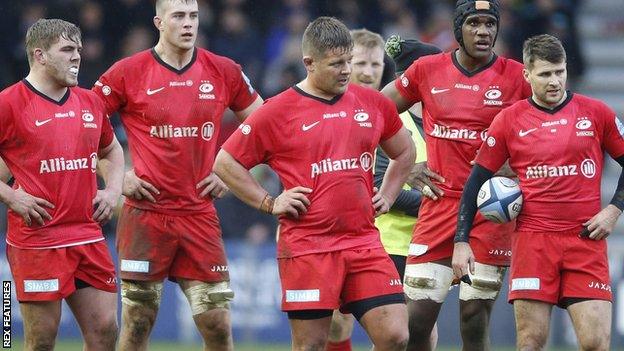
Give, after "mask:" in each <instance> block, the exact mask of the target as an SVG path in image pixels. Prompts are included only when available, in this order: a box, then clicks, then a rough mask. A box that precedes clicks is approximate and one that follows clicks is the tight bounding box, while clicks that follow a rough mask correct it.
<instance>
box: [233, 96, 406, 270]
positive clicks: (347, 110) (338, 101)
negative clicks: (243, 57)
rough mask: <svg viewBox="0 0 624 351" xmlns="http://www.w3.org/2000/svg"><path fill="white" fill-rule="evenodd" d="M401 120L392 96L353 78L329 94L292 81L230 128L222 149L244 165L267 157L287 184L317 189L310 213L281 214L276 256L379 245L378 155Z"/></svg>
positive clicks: (311, 200)
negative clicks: (375, 205)
mask: <svg viewBox="0 0 624 351" xmlns="http://www.w3.org/2000/svg"><path fill="white" fill-rule="evenodd" d="M401 127H402V124H401V120H400V119H399V116H398V114H397V112H396V108H395V107H394V105H393V104H392V102H391V101H390V100H388V99H387V98H385V97H384V96H383V95H381V94H380V93H379V92H377V91H375V90H372V89H368V88H363V87H359V86H357V85H353V84H350V85H349V86H348V88H347V91H346V92H345V93H344V94H342V95H338V96H336V97H335V98H334V99H332V100H323V99H319V98H317V97H314V96H311V95H308V94H307V93H305V92H304V91H302V90H301V89H299V88H298V87H293V88H290V89H288V90H286V91H284V92H283V93H281V94H279V95H277V96H275V97H273V98H271V99H270V100H268V101H267V102H266V103H265V104H264V105H263V106H262V107H261V108H260V109H258V110H257V111H256V112H254V113H252V115H251V116H250V117H249V118H248V119H247V120H246V121H245V123H244V124H242V125H241V126H240V127H239V129H238V130H237V131H236V132H234V133H233V134H232V136H231V137H230V138H229V139H228V140H227V141H226V142H225V144H224V145H223V149H224V150H225V151H227V152H228V153H229V154H230V155H232V156H233V157H234V158H235V159H236V160H237V161H238V162H239V163H241V164H242V165H243V166H244V167H246V168H248V169H249V168H251V167H253V166H255V165H257V164H259V163H266V164H268V165H269V166H270V167H271V168H272V169H273V170H275V172H276V173H277V174H278V175H279V177H280V180H281V181H282V184H283V186H284V188H285V189H290V188H293V187H296V186H304V187H308V188H311V189H312V193H311V194H308V195H307V196H308V199H310V202H311V204H310V206H309V207H308V211H307V213H305V214H304V215H302V216H300V218H299V219H293V218H291V217H286V216H282V217H281V218H280V237H279V241H278V254H277V256H278V258H284V257H295V256H299V255H305V254H309V253H320V252H330V251H337V250H343V249H365V248H377V247H381V242H380V240H379V232H378V231H377V229H376V228H375V225H374V219H373V216H374V209H373V206H372V202H371V198H372V196H373V175H372V168H373V155H374V152H375V148H376V147H377V145H378V144H379V142H380V141H383V140H386V139H388V138H390V137H392V136H393V135H395V134H396V133H397V132H398V131H399V129H400V128H401Z"/></svg>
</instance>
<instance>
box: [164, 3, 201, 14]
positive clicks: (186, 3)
mask: <svg viewBox="0 0 624 351" xmlns="http://www.w3.org/2000/svg"><path fill="white" fill-rule="evenodd" d="M174 2H181V3H184V4H192V3H194V2H197V0H156V5H155V8H156V16H161V15H162V12H163V8H164V7H165V3H174Z"/></svg>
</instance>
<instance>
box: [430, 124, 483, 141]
mask: <svg viewBox="0 0 624 351" xmlns="http://www.w3.org/2000/svg"><path fill="white" fill-rule="evenodd" d="M431 136H432V137H436V138H444V139H468V140H479V139H480V140H485V138H487V129H486V130H482V131H477V130H471V129H465V128H453V127H448V126H441V125H439V124H436V123H434V124H433V131H432V132H431Z"/></svg>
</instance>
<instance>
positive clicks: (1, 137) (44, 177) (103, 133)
mask: <svg viewBox="0 0 624 351" xmlns="http://www.w3.org/2000/svg"><path fill="white" fill-rule="evenodd" d="M113 137H114V134H113V129H112V126H111V124H110V121H109V120H108V118H106V116H105V112H104V104H103V103H102V101H101V100H100V99H99V98H98V97H97V96H96V95H95V94H94V93H93V92H91V91H89V90H85V89H81V88H68V89H67V93H66V94H65V95H64V96H63V98H62V99H61V100H60V101H54V100H52V99H50V98H48V97H47V96H46V95H44V94H42V93H41V92H39V91H37V90H36V89H35V88H34V87H33V86H32V85H30V83H28V81H26V80H22V81H21V82H19V83H17V84H15V85H12V86H10V87H9V88H7V89H5V90H4V91H2V92H1V93H0V156H2V159H4V161H5V162H6V164H7V166H8V167H9V170H10V171H11V173H12V174H13V177H14V178H15V184H14V188H17V187H19V188H21V189H23V190H24V191H25V192H27V193H29V194H31V195H32V196H35V197H39V198H42V199H45V200H47V201H49V202H51V203H52V204H53V205H54V208H47V207H46V208H45V210H46V211H47V212H48V213H49V214H50V215H51V216H52V220H50V221H48V220H46V221H45V223H44V225H43V226H40V225H39V224H37V223H36V222H35V221H34V220H33V224H32V225H31V226H30V227H29V226H27V225H26V224H25V223H24V220H23V219H22V217H21V216H19V215H18V214H16V213H15V212H13V211H11V210H9V216H8V232H7V239H6V240H7V243H8V244H10V245H12V246H15V247H18V248H23V249H31V248H54V247H63V246H72V245H79V244H86V243H90V242H95V241H99V240H103V236H102V230H101V228H100V226H99V224H98V223H97V222H95V221H94V220H93V212H94V210H93V198H94V197H95V195H96V191H97V184H96V175H95V171H96V165H97V160H98V150H99V149H101V148H104V147H106V146H109V145H110V143H111V142H112V141H113Z"/></svg>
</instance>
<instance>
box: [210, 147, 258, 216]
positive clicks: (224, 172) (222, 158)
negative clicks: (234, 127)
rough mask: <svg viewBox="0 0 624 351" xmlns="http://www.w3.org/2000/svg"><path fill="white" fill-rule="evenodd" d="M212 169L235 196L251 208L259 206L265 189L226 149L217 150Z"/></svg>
mask: <svg viewBox="0 0 624 351" xmlns="http://www.w3.org/2000/svg"><path fill="white" fill-rule="evenodd" d="M212 170H213V172H215V173H216V174H217V175H218V176H219V178H221V180H223V182H224V183H225V184H226V185H227V186H228V187H229V188H230V191H231V192H232V193H234V195H236V197H237V198H239V199H240V200H241V201H243V202H244V203H246V204H247V205H249V206H251V207H253V208H260V205H261V204H262V200H263V199H264V198H265V196H266V195H267V191H266V190H264V188H262V186H260V184H259V183H258V182H257V181H256V180H255V179H254V178H253V177H252V176H251V173H249V171H248V170H247V169H246V168H245V167H243V165H241V164H240V163H238V161H236V160H235V159H234V157H232V155H230V154H229V153H228V152H227V151H225V150H223V149H221V150H220V151H219V153H218V154H217V158H216V159H215V163H214V167H213V168H212Z"/></svg>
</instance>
